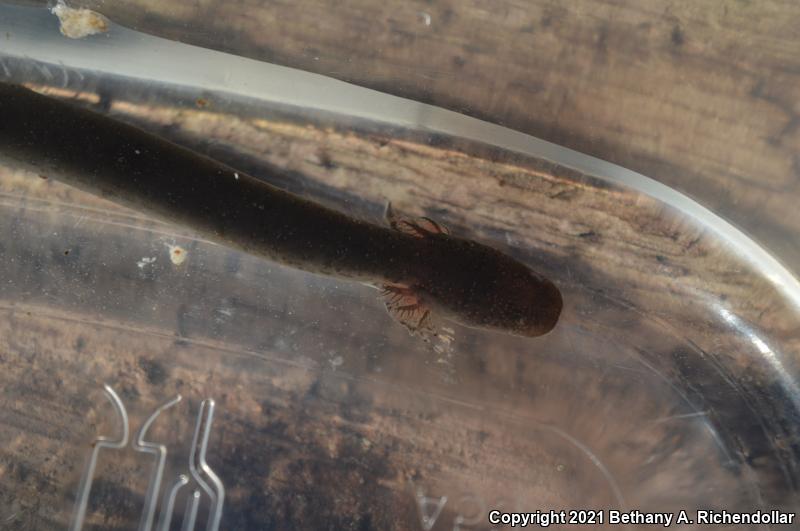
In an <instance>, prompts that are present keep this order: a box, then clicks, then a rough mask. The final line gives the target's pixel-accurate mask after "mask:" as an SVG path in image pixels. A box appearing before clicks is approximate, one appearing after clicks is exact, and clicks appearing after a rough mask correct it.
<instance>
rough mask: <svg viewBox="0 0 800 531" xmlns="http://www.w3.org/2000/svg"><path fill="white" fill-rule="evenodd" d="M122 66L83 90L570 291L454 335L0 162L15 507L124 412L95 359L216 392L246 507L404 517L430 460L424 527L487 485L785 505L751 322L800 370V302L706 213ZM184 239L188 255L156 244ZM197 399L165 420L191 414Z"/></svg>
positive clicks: (228, 155)
mask: <svg viewBox="0 0 800 531" xmlns="http://www.w3.org/2000/svg"><path fill="white" fill-rule="evenodd" d="M90 84H91V80H86V79H84V80H81V85H83V86H85V85H90ZM125 87H126V90H125V91H124V92H122V93H121V95H120V97H116V98H110V99H102V98H98V97H97V96H96V95H94V94H80V95H79V101H81V102H83V104H88V105H91V106H93V107H94V108H96V109H99V110H103V111H104V112H109V113H111V114H112V115H114V116H115V117H117V118H119V119H124V120H127V121H130V122H133V123H137V124H139V125H141V126H143V127H145V128H147V129H148V130H151V131H154V132H157V133H159V134H162V135H164V136H166V137H168V138H171V139H173V140H175V141H177V142H180V143H181V144H183V145H186V146H189V147H191V148H193V149H195V150H197V151H199V152H202V153H206V154H208V155H211V156H213V157H215V158H218V159H220V160H222V161H224V162H228V163H230V164H232V165H233V166H234V167H236V168H237V169H243V170H245V171H248V172H251V173H252V174H254V175H258V176H267V177H269V178H270V179H271V180H273V182H274V183H275V184H278V185H282V186H284V187H286V188H289V189H292V190H294V191H296V192H298V193H303V194H304V195H305V196H308V197H311V198H315V199H317V200H320V201H323V202H327V203H329V204H331V205H333V206H336V207H337V208H340V209H343V210H348V211H350V212H353V213H356V214H358V215H361V216H364V217H370V216H374V217H376V218H377V216H378V213H379V211H380V207H381V206H382V204H383V201H385V199H387V198H388V199H391V200H392V201H393V204H394V205H395V206H396V208H397V209H398V210H400V211H402V212H405V213H408V214H412V215H416V214H426V215H429V216H432V217H434V218H436V220H437V221H441V222H443V223H446V224H447V225H449V226H450V227H451V228H452V229H453V231H454V232H455V233H456V234H460V235H463V236H465V237H470V238H477V239H481V240H484V241H487V242H489V243H490V244H492V245H494V246H496V247H498V248H501V249H504V250H506V251H507V252H510V253H513V254H515V255H517V256H519V257H520V258H522V259H524V260H525V261H527V262H528V263H530V264H531V265H533V266H534V267H536V268H537V269H538V270H540V271H542V272H544V273H545V274H546V275H547V276H549V277H551V278H553V279H554V280H555V281H556V282H557V283H558V285H559V287H560V288H561V289H562V290H563V292H564V296H565V301H566V302H567V306H566V308H565V312H564V317H563V319H562V322H561V323H560V324H559V326H558V327H557V329H556V330H554V331H553V332H552V333H551V334H549V335H547V336H545V337H544V338H540V340H536V341H530V340H525V339H519V338H511V337H507V336H504V335H502V334H483V333H478V332H475V331H471V330H468V329H463V328H460V327H456V334H455V335H456V341H455V342H454V345H453V350H452V351H451V352H450V353H448V354H447V355H446V356H440V355H439V353H435V352H431V351H430V350H429V349H428V347H427V346H425V345H423V344H421V343H420V342H418V341H417V340H415V339H414V338H412V337H411V336H409V335H408V334H407V333H406V332H405V331H404V330H403V329H402V327H399V326H397V325H396V324H395V323H393V322H392V321H391V320H390V319H389V318H388V316H386V315H385V313H384V312H383V310H382V308H381V303H380V301H378V300H377V299H376V298H375V295H374V293H373V291H372V290H369V289H368V288H362V287H359V286H357V285H352V284H350V283H339V282H331V281H327V280H325V279H321V278H316V277H314V276H313V275H304V274H299V273H298V272H296V271H291V270H288V269H285V268H281V267H279V266H276V265H275V264H271V263H269V262H265V261H262V260H256V259H254V258H252V257H246V256H243V255H241V254H240V253H237V252H234V251H230V250H226V249H225V248H223V247H220V246H215V245H210V244H209V243H208V242H204V241H202V240H201V239H198V238H197V237H196V236H195V235H192V234H191V232H187V231H186V229H185V228H180V227H170V226H168V225H165V224H163V223H157V222H154V221H153V220H150V219H147V218H144V217H143V216H141V215H139V214H138V213H135V212H130V211H127V210H124V209H119V208H117V207H115V206H113V205H110V204H108V203H106V202H105V201H102V200H100V199H98V198H96V197H93V196H90V195H86V194H82V193H79V192H77V191H76V190H73V189H70V188H69V187H66V186H63V185H61V184H60V183H58V182H57V181H55V179H53V178H52V177H54V176H51V178H48V179H46V180H43V179H41V178H40V177H39V176H35V175H30V174H20V173H13V172H8V171H3V172H2V173H0V176H1V177H2V179H0V186H1V187H0V192H1V193H0V216H2V217H1V218H0V227H2V228H3V230H4V231H5V232H4V233H3V239H2V241H3V247H2V248H0V251H1V252H2V256H3V257H4V259H3V260H0V266H2V267H3V268H4V269H3V270H2V275H0V276H1V277H2V278H4V279H7V280H10V282H8V284H7V285H4V287H3V290H2V292H1V294H2V299H0V303H1V304H0V312H2V313H3V315H4V316H5V320H4V321H3V322H4V323H6V325H5V328H4V329H2V330H0V332H2V333H0V338H2V343H0V353H2V355H3V356H4V360H6V361H5V363H6V365H5V368H6V370H5V371H4V372H3V374H2V376H0V378H2V380H0V381H2V384H3V386H4V388H5V389H8V390H9V391H7V392H6V393H5V394H4V395H3V399H4V400H5V402H4V404H3V406H4V407H3V409H2V410H3V412H4V413H3V416H0V438H2V442H3V445H2V447H3V449H4V450H3V451H2V452H0V465H2V467H3V468H2V470H0V474H2V479H4V480H5V483H4V484H5V485H12V486H13V488H9V487H6V488H5V489H0V504H2V505H0V508H2V509H3V510H4V511H5V512H6V513H7V514H14V515H17V516H15V518H16V520H15V524H18V526H17V528H19V529H36V528H37V526H38V527H42V526H43V525H45V526H52V525H55V523H57V522H63V521H64V520H65V519H66V518H67V517H68V514H69V510H70V503H71V496H74V492H75V490H76V485H77V477H78V476H79V473H80V470H81V468H80V467H81V464H82V460H81V458H82V457H83V456H84V455H85V454H86V452H88V448H89V444H90V442H91V435H92V433H93V432H92V431H91V429H98V425H100V426H101V427H107V425H108V424H109V420H108V418H107V412H106V414H105V415H106V417H102V415H101V407H102V405H103V402H102V400H100V399H99V398H97V391H98V389H97V387H98V382H102V381H107V382H110V383H112V384H113V385H114V386H115V387H116V388H119V389H121V390H123V391H124V393H125V400H126V402H129V403H131V411H132V417H133V418H134V420H135V422H140V421H141V419H142V418H144V416H146V414H148V413H149V412H150V411H152V408H153V407H155V405H157V404H159V403H161V402H163V400H165V399H166V397H170V396H174V394H175V393H177V392H181V393H184V394H185V395H186V397H187V401H188V400H192V401H193V402H192V403H194V404H195V405H196V403H197V401H198V400H199V399H201V398H204V397H206V396H212V397H214V398H217V399H218V402H219V408H220V411H221V412H224V413H221V415H222V416H221V417H220V419H219V421H218V422H219V424H218V428H217V430H219V431H215V433H216V434H215V435H214V438H213V439H212V447H213V451H212V452H211V453H212V455H211V456H210V458H209V459H210V462H211V465H212V467H214V468H215V469H217V470H218V471H219V473H220V474H221V476H222V477H223V480H224V482H225V484H226V485H227V486H229V487H230V488H231V490H230V497H229V501H228V511H227V512H226V515H227V516H226V522H227V523H228V525H229V526H230V527H233V528H240V527H242V526H246V525H269V526H272V528H274V529H319V528H320V527H321V526H323V528H324V525H325V524H326V523H330V522H333V524H332V525H333V527H332V528H337V529H358V530H362V529H409V530H416V529H420V528H424V527H423V526H422V524H421V523H420V521H419V513H418V509H419V508H418V506H417V505H418V503H419V499H418V498H415V494H414V490H413V489H414V488H415V487H416V486H419V487H421V488H422V489H423V492H425V493H426V495H429V496H431V497H432V498H434V499H437V500H440V499H441V498H440V497H441V496H447V497H448V498H449V499H450V500H451V501H450V505H448V506H447V507H446V508H445V511H444V512H443V513H442V516H441V517H440V518H439V519H438V520H437V524H436V527H434V528H433V529H435V530H437V531H443V530H450V529H456V528H459V529H460V527H458V525H457V522H459V521H463V520H464V519H466V520H470V519H471V518H474V515H475V514H476V511H477V512H480V511H481V509H480V507H481V503H484V504H497V503H501V501H500V499H499V498H502V499H504V500H505V499H508V498H511V503H512V504H516V507H519V508H520V509H521V510H528V509H529V508H530V507H531V506H533V505H536V506H538V505H539V504H543V505H544V506H550V505H560V504H566V505H581V506H585V505H598V506H609V505H612V506H614V505H622V504H623V503H622V502H621V501H620V498H618V497H617V496H616V494H615V491H618V492H619V493H621V496H622V497H624V502H625V503H628V504H630V505H631V506H635V507H650V508H652V509H653V510H670V509H678V508H684V507H691V506H694V505H707V506H713V507H719V508H725V507H731V506H735V507H757V506H759V505H758V503H759V502H758V501H757V499H759V497H760V498H761V499H764V500H767V502H766V503H769V504H770V506H782V507H795V506H796V501H797V498H796V496H797V485H796V483H795V482H794V481H795V479H794V478H796V477H797V475H796V468H795V467H796V466H797V458H796V454H795V452H794V450H793V445H794V444H795V442H796V441H797V440H798V436H797V433H796V426H797V424H795V423H793V422H786V419H793V418H795V415H796V412H795V410H793V409H792V402H791V398H792V397H791V396H787V393H788V392H789V391H788V390H787V387H786V386H785V382H784V381H782V380H781V374H780V373H779V372H777V371H775V367H774V365H770V364H769V363H766V362H765V361H766V360H765V359H764V354H763V352H761V351H760V350H759V348H760V347H759V346H758V344H756V343H754V340H753V338H757V339H759V340H760V341H762V343H761V344H762V345H767V346H768V347H769V348H772V349H773V350H772V351H771V354H772V356H773V358H772V360H773V361H774V360H777V361H778V362H779V363H783V364H784V365H783V368H784V369H786V370H787V371H788V372H789V374H797V372H798V370H797V359H798V358H797V355H796V354H797V352H798V351H799V350H800V346H799V345H798V343H797V337H796V334H795V333H794V331H795V323H796V313H794V310H793V309H792V307H791V305H789V304H788V303H787V301H785V300H783V299H782V298H781V297H780V294H779V293H778V292H777V290H776V289H775V288H774V286H773V285H772V284H771V283H770V282H769V281H768V279H765V278H764V277H762V276H761V275H760V274H759V272H758V271H756V270H754V269H752V268H751V267H750V266H749V265H748V264H747V262H746V261H745V260H743V259H742V257H739V256H737V255H736V254H734V253H731V252H730V249H729V248H727V247H726V246H725V245H724V244H721V243H720V241H719V240H717V239H716V237H715V235H714V234H713V233H710V232H708V231H706V230H705V228H704V227H701V226H697V225H693V224H691V223H690V222H687V221H686V220H683V219H679V218H676V217H675V216H674V213H672V212H670V211H668V210H664V209H663V208H662V207H661V206H660V205H659V204H658V203H657V202H655V201H653V200H650V199H648V198H643V197H640V196H636V195H634V194H631V193H630V192H627V191H625V190H620V189H617V188H614V187H609V186H607V185H606V184H604V183H603V182H601V181H598V180H596V179H593V178H591V177H589V176H584V175H580V174H576V173H574V172H570V171H568V170H565V169H563V168H559V167H554V166H552V165H551V164H548V163H545V162H542V161H538V160H534V159H521V158H519V157H515V156H513V155H510V154H508V153H503V152H500V151H497V152H494V153H491V154H487V156H471V155H469V154H468V153H469V152H470V149H468V147H469V146H464V145H451V144H450V142H451V141H450V140H448V139H438V140H437V142H434V143H433V144H431V143H430V142H429V139H423V140H422V141H420V139H419V138H416V137H415V136H414V135H413V134H407V135H402V134H393V135H391V136H390V135H388V132H387V131H381V130H377V131H368V130H365V129H363V128H362V129H360V130H354V129H352V128H350V127H341V128H339V127H336V125H335V124H330V123H329V124H325V123H316V122H314V121H313V120H309V119H308V118H307V117H302V116H289V115H287V111H286V110H285V109H283V110H281V109H267V108H265V107H263V106H258V107H254V106H253V102H249V105H250V106H248V103H247V102H245V103H242V102H236V101H225V100H214V99H211V100H208V101H204V102H203V103H202V104H200V103H197V101H196V99H195V98H194V97H192V95H191V94H183V95H181V97H177V96H176V95H174V94H172V95H170V94H169V90H166V91H165V92H159V91H154V90H152V89H149V88H144V87H138V86H136V85H135V84H133V83H126V84H125ZM39 88H40V89H42V88H44V89H46V90H48V91H49V92H51V93H52V94H56V95H60V96H62V97H64V96H67V97H72V96H74V94H72V93H70V92H69V91H66V90H63V89H53V88H52V87H51V88H46V87H39ZM105 88H106V89H107V88H108V86H106V87H105ZM140 89H142V90H140ZM171 101H184V102H186V105H184V106H183V107H174V106H173V105H169V104H166V103H164V102H171ZM159 102H162V103H159ZM456 144H458V143H457V142H456ZM456 147H458V148H459V149H455V148H456ZM489 155H490V156H489ZM442 198H446V200H444V201H443V199H442ZM376 222H378V220H377V219H376ZM175 241H178V242H180V243H181V245H183V246H184V248H186V249H187V250H188V253H189V254H188V258H187V261H186V262H185V263H184V264H183V265H181V266H176V265H175V264H172V263H170V262H169V261H168V258H167V248H166V245H165V243H170V242H172V243H174V242H175ZM65 251H69V253H68V254H67V253H66V252H65ZM153 256H154V257H157V260H156V261H155V262H153V263H152V264H151V265H147V264H145V265H142V266H140V265H139V263H140V262H141V260H142V257H153ZM98 264H100V265H98ZM723 310H724V311H725V312H728V313H727V314H726V313H723V312H722V311H723ZM725 315H728V316H729V317H728V318H726V317H724V316H725ZM98 353H100V354H101V355H98ZM765 389H769V390H770V392H769V393H765V392H764V390H765ZM187 407H188V406H187ZM195 407H196V406H195ZM87 411H88V413H86V412H87ZM105 411H107V410H105ZM190 411H191V410H190ZM623 412H624V414H622V413H623ZM82 415H87V416H86V419H87V420H88V421H90V422H89V428H91V429H87V428H86V427H85V424H81V420H80V419H81V416H82ZM103 418H105V422H106V424H101V422H102V419H103ZM190 419H191V417H190V416H186V417H185V418H183V420H180V421H179V422H178V423H177V424H175V425H174V428H175V430H176V433H171V432H170V431H169V430H167V429H165V428H164V426H163V425H162V428H161V429H160V431H158V434H159V435H160V436H161V435H163V436H164V437H167V436H168V435H170V434H171V435H172V436H173V437H177V438H179V439H180V437H178V435H181V436H182V437H183V438H184V439H185V437H186V434H187V433H188V432H189V431H190V429H191V422H190ZM84 422H85V421H84ZM76 424H77V425H79V426H81V428H76V427H75V425H76ZM135 425H138V424H135ZM29 426H30V427H29ZM101 432H102V430H101ZM563 434H566V436H565V435H563ZM570 438H571V439H570ZM574 441H577V445H576V443H575V442H574ZM598 462H599V463H600V464H601V466H602V468H601V467H599V466H597V465H596V464H595V463H598ZM180 464H181V463H180V462H176V463H173V467H174V468H176V469H179V466H180ZM603 469H604V470H607V471H608V472H607V474H605V475H604V474H603V473H602V472H601V471H602V470H603ZM146 470H147V469H146V467H145V466H144V465H142V464H141V462H137V461H135V459H134V460H131V456H130V455H128V456H127V457H126V458H125V459H120V460H119V462H117V463H115V465H114V466H112V467H111V468H105V469H104V472H103V473H101V474H99V477H102V478H105V480H106V482H105V483H102V485H104V490H101V491H99V492H101V493H102V496H101V497H100V498H93V499H94V500H95V501H94V502H93V503H94V505H93V506H92V510H93V515H92V522H93V523H96V524H97V523H98V522H100V523H101V524H102V525H106V526H110V525H111V524H114V525H117V527H118V528H120V529H122V528H125V527H126V526H125V522H130V521H131V520H132V519H135V518H136V517H137V515H138V512H137V511H138V507H139V504H140V502H141V498H140V496H141V492H142V491H143V487H142V484H141V478H142V477H143V476H144V475H146ZM19 493H22V494H23V495H20V494H19ZM498 493H499V494H500V496H498ZM513 496H517V497H518V498H519V499H516V500H515V499H513ZM119 500H127V501H126V503H125V504H123V503H120V501H119ZM130 500H133V501H130ZM464 500H467V501H464ZM475 500H478V501H475ZM43 507H57V508H58V509H54V510H49V509H48V510H45V509H43ZM459 518H461V520H459ZM265 523H267V524H265ZM101 524H98V525H101ZM26 526H27V527H26ZM463 527H464V528H467V527H466V526H463ZM473 528H475V529H485V528H486V526H485V525H484V526H474V527H473Z"/></svg>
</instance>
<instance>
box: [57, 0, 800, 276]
mask: <svg viewBox="0 0 800 531" xmlns="http://www.w3.org/2000/svg"><path fill="white" fill-rule="evenodd" d="M71 3H72V4H73V5H76V6H89V7H91V8H94V9H96V10H98V11H99V12H101V13H103V14H106V15H108V16H109V17H110V18H111V19H112V20H114V21H117V22H119V23H121V24H123V25H126V26H129V27H132V28H136V29H139V30H142V31H146V32H150V33H154V34H158V35H161V36H165V37H168V38H172V39H176V40H180V41H183V42H187V43H192V44H197V45H200V46H205V47H210V48H215V49H220V50H225V51H230V52H232V53H237V54H240V55H245V56H249V57H253V58H257V59H261V60H264V61H269V62H275V63H280V64H284V65H288V66H293V67H297V68H301V69H304V70H309V71H313V72H319V73H323V74H326V75H330V76H333V77H336V78H339V79H343V80H347V81H351V82H354V83H356V84H359V85H363V86H368V87H373V88H376V89H379V90H383V91H386V92H389V93H393V94H398V95H402V96H406V97H409V98H412V99H417V100H421V101H425V102H430V103H433V104H436V105H441V106H444V107H447V108H450V109H454V110H457V111H460V112H464V113H467V114H471V115H474V116H478V117H482V118H486V119H488V120H491V121H494V122H497V123H501V124H504V125H507V126H509V127H512V128H515V129H519V130H521V131H524V132H527V133H531V134H533V135H535V136H538V137H541V138H543V139H546V140H550V141H553V142H556V143H559V144H563V145H566V146H568V147H571V148H574V149H577V150H579V151H582V152H586V153H589V154H591V155H595V156H597V157H599V158H602V159H605V160H609V161H611V162H615V163H618V164H620V165H622V166H625V167H628V168H631V169H633V170H636V171H639V172H641V173H643V174H645V175H647V176H650V177H653V178H656V179H658V180H660V181H662V182H664V183H666V184H668V185H670V186H674V187H675V188H677V189H679V190H681V191H684V192H686V193H688V194H689V195H691V196H693V197H695V198H697V199H699V200H700V201H701V202H702V203H703V204H705V205H707V206H709V207H710V208H712V209H713V210H715V211H716V212H717V213H719V214H721V215H723V216H725V217H727V218H728V219H729V220H731V221H733V222H734V223H735V224H737V225H738V226H740V227H742V228H744V229H745V230H746V231H747V232H749V233H751V234H753V235H754V236H755V237H756V238H757V239H758V240H759V241H761V242H763V243H765V244H767V246H768V247H769V248H770V249H771V250H772V251H773V252H774V253H776V254H777V255H779V256H780V257H781V258H782V259H783V260H784V261H785V262H786V263H788V264H790V265H791V266H792V267H793V268H794V269H795V270H800V243H798V238H797V235H798V234H800V210H799V209H797V208H795V205H796V204H797V201H798V194H800V190H799V189H798V183H800V103H799V102H800V4H798V3H797V2H794V1H791V0H761V1H746V0H742V1H724V2H694V1H690V0H646V1H638V0H605V1H586V0H567V1H561V0H558V1H555V0H533V1H529V2H521V1H513V0H498V1H495V0H473V1H461V0H444V1H440V2H428V1H424V0H413V1H406V0H402V1H401V0H390V1H385V2H375V1H373V0H354V1H349V2H345V3H342V2H338V1H336V0H307V1H303V2H294V1H289V0H282V1H270V2H266V1H256V2H246V1H224V2H223V1H203V2H199V1H198V2H182V3H177V2H163V1H161V0H135V1H130V2H119V3H109V2H104V1H103V0H76V1H74V2H71ZM198 67H199V68H202V65H198Z"/></svg>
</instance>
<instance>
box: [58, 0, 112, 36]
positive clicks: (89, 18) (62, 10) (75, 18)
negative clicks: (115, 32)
mask: <svg viewBox="0 0 800 531" xmlns="http://www.w3.org/2000/svg"><path fill="white" fill-rule="evenodd" d="M50 12H51V13H53V14H54V15H55V16H57V17H58V21H59V22H60V24H61V34H62V35H64V36H65V37H69V38H70V39H82V38H84V37H88V36H89V35H94V34H96V33H105V32H107V31H108V20H107V19H106V17H104V16H103V15H101V14H99V13H96V12H94V11H92V10H91V9H74V8H71V7H68V6H67V4H65V3H64V0H59V1H58V3H57V4H56V5H55V7H53V8H52V9H50Z"/></svg>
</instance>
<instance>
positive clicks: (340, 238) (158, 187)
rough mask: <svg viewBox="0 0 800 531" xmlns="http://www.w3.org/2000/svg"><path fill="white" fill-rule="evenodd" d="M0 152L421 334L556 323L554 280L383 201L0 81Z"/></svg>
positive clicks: (516, 329) (524, 329)
mask: <svg viewBox="0 0 800 531" xmlns="http://www.w3.org/2000/svg"><path fill="white" fill-rule="evenodd" d="M0 159H2V160H4V161H7V162H11V163H14V164H15V165H17V166H20V167H23V168H26V169H29V170H33V171H34V172H36V173H38V174H41V175H46V176H49V177H52V178H54V179H57V180H60V181H63V182H64V183H66V184H69V185H72V186H75V187H77V188H79V189H82V190H85V191H88V192H91V193H94V194H98V195H100V196H102V197H104V198H106V199H109V200H111V201H115V202H117V203H120V204H122V205H125V206H128V207H131V208H133V209H137V210H140V211H143V212H146V213H148V214H150V215H153V216H156V217H159V218H161V219H163V220H165V221H169V222H172V223H177V224H182V225H185V226H187V227H191V228H192V229H193V230H195V231H197V232H198V233H200V234H202V235H204V236H205V237H207V238H209V239H211V240H214V241H217V242H219V243H221V244H223V245H227V246H232V247H235V248H238V249H240V250H242V251H244V252H247V253H251V254H254V255H258V256H262V257H265V258H267V259H270V260H274V261H276V262H279V263H281V264H285V265H288V266H291V267H296V268H298V269H302V270H304V271H308V272H312V273H316V274H322V275H330V276H334V277H339V278H344V279H350V280H355V281H360V282H364V283H369V284H372V285H375V286H379V287H380V288H381V289H382V290H383V294H384V297H385V302H386V306H387V309H388V310H389V312H390V314H392V316H393V317H395V318H396V319H397V320H399V321H400V322H401V323H402V324H403V325H405V326H406V327H407V328H408V329H409V330H410V331H412V332H417V333H420V334H421V335H422V333H423V332H424V331H425V330H426V327H428V326H429V322H430V319H431V316H432V315H436V316H441V317H444V318H447V319H449V320H452V321H455V322H457V323H460V324H462V325H466V326H469V327H476V328H483V329H490V330H496V331H502V332H507V333H511V334H515V335H520V336H528V337H535V336H540V335H542V334H545V333H547V332H549V331H550V330H551V329H552V328H553V327H554V326H555V325H556V322H557V321H558V318H559V315H560V313H561V308H562V299H561V294H560V292H559V290H558V289H557V288H556V287H555V285H554V284H553V283H552V282H550V281H549V280H547V279H546V278H544V277H542V276H541V275H540V274H538V273H536V272H535V271H533V270H531V269H530V268H529V267H527V266H526V265H524V264H523V263H521V262H519V261H517V260H515V259H514V258H512V257H510V256H508V255H506V254H504V253H501V252H500V251H498V250H496V249H493V248H492V247H489V246H487V245H483V244H481V243H477V242H475V241H471V240H467V239H463V238H457V237H454V236H451V235H450V234H448V232H447V231H446V230H444V229H443V228H442V227H441V226H440V225H439V224H437V223H435V222H434V221H432V220H430V219H427V218H422V219H419V220H410V219H403V218H400V217H398V216H396V215H395V214H394V213H393V212H392V211H391V209H390V208H389V209H387V221H388V222H389V227H384V226H380V225H378V224H374V223H369V222H366V221H363V220H359V219H356V218H353V217H350V216H347V215H345V214H344V213H341V212H338V211H336V210H333V209H330V208H326V207H323V206H321V205H319V204H317V203H315V202H313V201H310V200H307V199H304V198H302V197H299V196H296V195H294V194H291V193H289V192H286V191H284V190H281V189H279V188H276V187H274V186H272V185H269V184H267V183H265V182H263V181H261V180H259V179H256V178H255V177H252V176H250V175H247V174H245V173H243V172H239V171H237V170H234V169H233V168H231V167H228V166H226V165H224V164H221V163H219V162H217V161H214V160H212V159H210V158H207V157H205V156H203V155H200V154H198V153H195V152H193V151H190V150H188V149H185V148H183V147H180V146H178V145H176V144H173V143H171V142H169V141H167V140H165V139H162V138H160V137H157V136H155V135H152V134H150V133H147V132H145V131H143V130H141V129H138V128H136V127H133V126H131V125H128V124H125V123H122V122H120V121H117V120H114V119H112V118H108V117H106V116H103V115H100V114H98V113H95V112H93V111H90V110H87V109H83V108H80V107H78V106H75V105H73V104H70V103H67V102H64V101H61V100H57V99H55V98H51V97H48V96H44V95H41V94H39V93H36V92H34V91H32V90H29V89H27V88H24V87H21V86H18V85H10V84H4V83H0Z"/></svg>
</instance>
